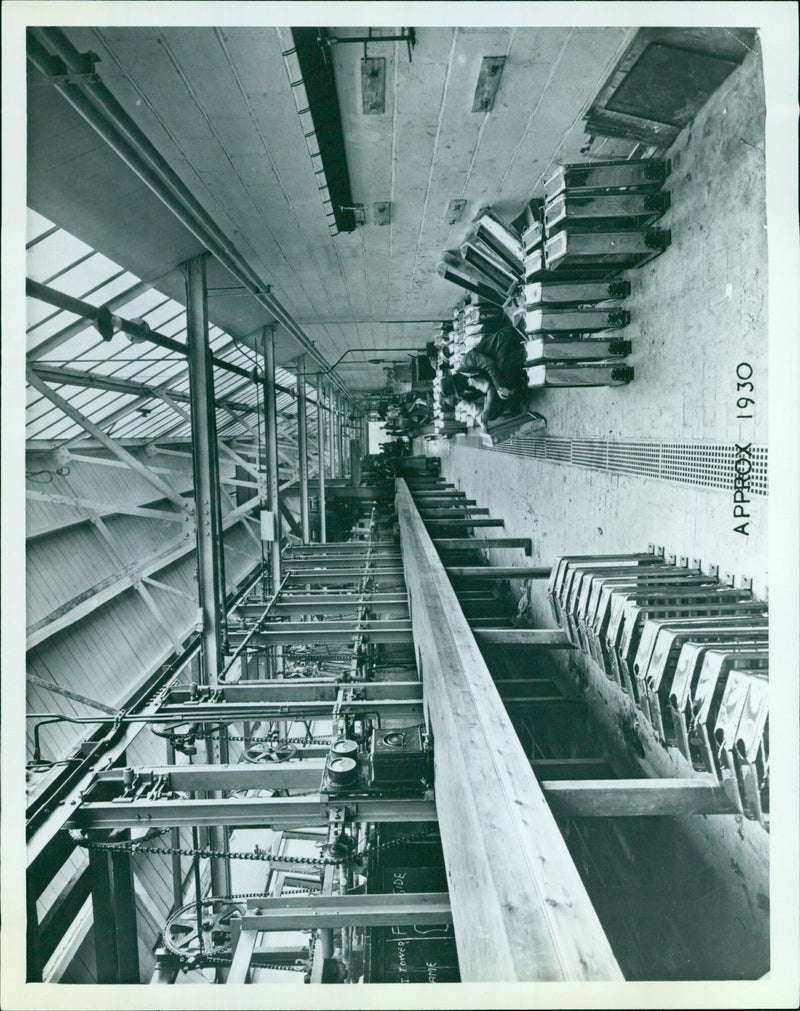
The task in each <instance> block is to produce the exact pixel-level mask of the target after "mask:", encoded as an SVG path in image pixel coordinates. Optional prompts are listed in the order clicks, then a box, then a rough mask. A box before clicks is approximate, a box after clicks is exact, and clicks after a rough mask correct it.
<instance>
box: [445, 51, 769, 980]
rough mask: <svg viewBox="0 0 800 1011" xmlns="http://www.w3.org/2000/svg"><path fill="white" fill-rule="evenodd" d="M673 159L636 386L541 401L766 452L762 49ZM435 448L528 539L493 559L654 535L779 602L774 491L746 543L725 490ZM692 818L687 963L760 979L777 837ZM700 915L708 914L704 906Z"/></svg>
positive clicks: (661, 755) (612, 729)
mask: <svg viewBox="0 0 800 1011" xmlns="http://www.w3.org/2000/svg"><path fill="white" fill-rule="evenodd" d="M669 157H670V158H671V160H672V165H673V169H672V175H671V177H670V180H669V184H668V186H669V189H670V191H671V193H672V207H671V209H670V210H669V211H668V212H667V215H666V216H665V218H664V219H663V222H662V223H663V225H664V226H666V227H669V228H671V229H672V245H671V247H670V248H669V249H668V250H667V251H666V252H665V253H664V254H663V255H662V256H660V257H658V258H657V259H655V260H653V261H652V262H651V263H650V264H648V265H647V266H645V267H644V268H642V269H641V270H639V271H630V272H629V275H628V276H629V277H630V280H631V282H632V285H633V291H632V295H631V298H630V300H629V307H630V309H631V312H632V316H633V321H632V323H631V325H630V326H629V327H628V328H627V330H626V331H625V336H626V337H630V338H631V339H632V341H633V348H634V351H633V354H632V356H631V358H630V362H631V364H633V365H634V366H635V369H636V378H635V380H634V381H633V382H632V383H631V384H630V385H628V386H623V387H614V388H598V389H558V390H542V391H536V392H535V393H533V394H532V395H531V402H532V406H534V407H535V409H536V410H539V411H541V413H543V414H544V415H545V416H546V417H547V419H548V423H549V424H548V433H549V435H551V436H569V437H572V438H595V439H619V440H642V439H644V440H658V441H677V442H687V443H723V444H728V445H731V444H733V443H739V444H742V445H743V444H746V443H753V444H754V445H755V444H757V445H765V444H766V441H767V396H766V394H767V388H766V382H767V315H766V314H767V276H766V258H767V241H766V227H767V226H766V211H765V174H764V172H765V165H764V98H763V78H762V73H761V65H760V59H759V58H758V57H757V56H756V55H754V56H750V57H748V58H747V59H746V60H745V62H744V63H743V64H742V66H741V67H740V68H739V69H738V70H737V71H735V72H734V73H733V74H732V75H731V77H730V78H729V79H728V81H727V82H726V83H725V84H724V85H723V86H722V88H720V90H719V91H718V92H717V93H716V94H715V95H714V96H712V98H711V100H710V101H709V102H708V104H707V105H706V107H705V108H704V109H703V110H702V111H701V113H700V114H699V116H698V117H697V119H696V120H695V122H694V123H693V124H692V126H691V127H690V128H687V129H686V130H684V131H683V133H682V134H681V135H680V137H679V138H678V140H677V141H676V143H675V145H674V146H673V148H672V149H671V151H670V152H669ZM740 362H748V363H749V364H750V365H751V366H752V370H753V377H752V381H753V382H754V385H755V399H756V405H755V408H754V410H753V414H754V418H753V419H752V420H745V421H739V420H737V418H736V414H737V413H740V412H739V410H737V407H736V398H737V396H739V395H741V393H740V392H737V389H736V381H737V380H736V367H737V364H738V363H740ZM425 452H427V453H430V454H434V455H438V456H440V457H441V460H442V472H443V474H444V475H445V476H446V479H447V480H449V481H453V482H455V484H456V485H457V486H458V487H459V488H461V489H463V490H464V491H465V492H466V493H467V494H468V495H469V496H470V497H472V498H475V499H477V501H478V504H479V505H481V506H488V507H489V509H490V512H491V514H492V515H494V516H502V517H503V518H504V519H505V521H506V525H505V529H504V530H502V531H498V533H502V534H504V535H510V536H530V537H532V539H533V558H532V559H524V560H523V556H522V553H521V552H512V551H503V552H497V553H491V554H492V556H493V557H492V561H493V562H494V563H495V564H503V565H510V564H524V563H527V564H533V565H550V564H552V562H553V561H554V560H555V559H556V558H557V557H559V556H560V555H563V554H583V553H588V554H592V553H598V554H599V553H615V552H622V551H645V550H647V547H648V544H650V543H653V544H657V545H663V546H664V548H665V550H666V553H667V554H670V553H674V554H675V555H676V556H679V557H680V556H686V557H687V558H689V559H700V560H701V562H702V564H703V567H704V569H705V568H706V567H707V566H708V564H710V563H712V564H716V565H719V568H720V573H724V572H730V573H732V574H734V575H735V576H736V577H737V582H738V579H739V578H741V577H743V576H747V577H751V578H752V579H753V588H754V591H755V592H756V593H757V594H758V595H759V596H761V597H766V595H767V589H768V585H767V497H766V496H758V497H757V498H756V499H754V501H753V502H752V509H751V510H750V511H751V514H752V516H751V519H750V524H749V536H743V535H742V534H739V533H736V532H735V531H734V527H735V526H736V525H737V524H738V523H740V522H741V520H740V519H734V518H733V494H732V492H731V491H729V490H719V489H714V488H704V487H700V486H697V485H692V484H686V483H684V484H678V483H675V482H671V481H666V480H660V479H651V478H644V477H636V476H629V475H617V474H611V473H608V472H604V471H598V470H590V469H586V468H583V467H577V466H572V465H566V464H560V463H554V462H548V461H541V460H536V459H530V458H521V457H517V456H512V455H509V454H506V453H499V452H496V451H492V450H481V449H476V448H472V447H469V446H465V445H463V444H459V443H458V442H453V441H451V442H444V441H442V442H436V443H426V444H425ZM514 587H515V588H516V589H517V590H519V589H520V584H518V583H515V584H514ZM531 596H532V624H533V625H535V626H539V627H549V626H551V625H552V623H553V622H552V618H551V615H550V612H549V607H548V606H547V602H546V600H545V598H544V586H543V584H542V583H541V582H538V583H535V584H534V585H533V587H532V594H531ZM548 661H549V662H550V663H551V664H552V665H553V667H554V668H556V669H557V670H559V671H560V672H561V673H562V674H563V675H564V676H565V677H566V678H567V679H568V680H569V681H570V682H572V683H573V684H574V685H578V686H579V687H580V689H581V690H582V691H584V692H585V693H586V694H587V696H588V697H589V699H590V700H591V701H592V702H593V704H594V708H595V709H596V710H597V711H598V712H599V713H602V714H603V715H602V720H603V721H604V722H605V725H606V729H607V731H608V734H609V735H610V737H612V738H614V737H616V743H617V745H618V746H619V747H621V748H623V749H624V748H626V747H629V744H630V733H631V729H632V728H633V730H634V733H635V736H638V737H639V738H640V739H641V741H642V742H643V744H644V748H645V752H646V755H647V762H648V763H649V766H650V769H651V771H652V773H653V774H656V775H681V774H683V775H686V774H690V770H688V769H687V768H686V767H685V765H682V763H681V761H680V760H678V758H677V757H676V755H675V753H674V751H667V750H666V749H665V748H664V747H662V746H661V745H660V744H659V743H658V742H657V741H656V739H655V738H654V737H653V736H652V734H651V733H650V732H649V725H648V724H647V723H646V722H645V721H643V720H642V721H639V719H638V718H637V716H636V712H635V711H634V710H632V708H631V707H630V705H629V703H628V701H627V698H626V697H625V696H624V695H623V694H622V693H621V692H620V691H619V690H618V689H616V688H614V687H613V686H611V685H610V683H609V682H607V681H606V679H605V678H604V677H603V675H602V674H601V673H600V672H599V670H598V669H597V668H595V667H594V666H593V665H591V663H590V662H589V661H588V660H585V659H584V658H583V657H582V656H581V655H578V654H570V653H567V652H554V653H553V654H551V658H548ZM623 727H624V728H626V729H625V731H624V732H623ZM681 822H682V825H681V829H682V834H683V836H684V838H685V839H686V840H687V845H688V846H689V848H690V850H691V849H692V848H694V851H695V852H696V853H697V854H698V859H699V858H701V857H702V858H705V860H706V861H707V860H708V859H712V860H714V868H715V873H716V880H715V882H714V894H715V895H716V896H717V898H711V899H710V900H709V905H708V908H707V910H706V913H707V916H708V918H709V922H710V920H713V921H714V927H713V931H711V932H709V933H707V934H706V936H708V937H709V939H710V937H711V933H713V936H714V943H713V945H711V944H710V945H709V948H708V958H705V957H703V958H701V959H700V960H699V962H698V964H696V965H694V966H692V967H686V968H687V975H686V976H685V977H684V978H703V976H705V977H706V978H708V975H707V974H710V975H711V977H713V976H714V975H715V974H716V973H720V972H721V973H723V974H725V973H728V974H729V975H730V976H731V978H737V977H738V978H742V977H744V978H747V977H750V978H752V977H753V976H754V975H755V976H757V975H760V974H761V973H763V972H765V971H766V970H767V968H768V963H769V942H768V936H769V898H768V895H769V881H768V855H769V846H768V835H767V834H766V833H765V832H764V831H763V830H762V829H761V828H760V827H758V826H756V825H754V824H753V823H751V822H746V821H742V819H739V818H734V817H724V818H720V817H716V818H714V817H698V818H693V819H681ZM691 919H692V920H693V921H694V922H695V923H697V922H698V909H697V907H695V910H694V913H693V914H692V917H691ZM699 922H703V917H700V920H699ZM701 935H702V931H701ZM720 946H722V948H724V949H726V951H725V954H721V953H720V952H721V947H720ZM712 947H713V954H712ZM704 959H705V960H704ZM703 965H705V971H703V969H702V966H703Z"/></svg>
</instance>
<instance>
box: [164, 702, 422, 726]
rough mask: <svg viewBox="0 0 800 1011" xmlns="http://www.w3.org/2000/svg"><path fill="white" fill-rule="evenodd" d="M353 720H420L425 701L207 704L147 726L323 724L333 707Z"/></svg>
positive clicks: (173, 710)
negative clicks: (267, 722) (273, 722)
mask: <svg viewBox="0 0 800 1011" xmlns="http://www.w3.org/2000/svg"><path fill="white" fill-rule="evenodd" d="M334 706H336V707H337V709H338V711H339V712H340V713H342V714H344V713H349V714H351V715H353V716H362V715H369V714H371V713H377V714H378V715H379V716H380V717H381V718H382V719H392V720H394V719H406V718H411V719H416V717H417V716H419V714H420V709H421V706H422V700H421V699H416V698H413V697H412V698H408V699H372V700H367V701H362V700H358V699H356V700H344V701H343V702H341V703H339V704H337V703H336V702H335V701H331V702H324V701H323V702H217V703H214V702H207V703H205V704H203V705H198V706H192V707H191V708H189V707H188V706H162V707H161V708H160V709H159V710H158V713H157V714H156V715H154V716H151V717H148V718H147V720H146V721H144V722H147V723H162V724H163V723H181V724H184V723H187V724H188V723H220V722H225V723H238V722H240V721H241V720H249V721H250V722H254V721H256V720H287V719H294V720H298V721H301V722H302V721H303V720H323V719H330V718H331V713H332V710H333V707H334Z"/></svg>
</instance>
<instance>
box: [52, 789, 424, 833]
mask: <svg viewBox="0 0 800 1011" xmlns="http://www.w3.org/2000/svg"><path fill="white" fill-rule="evenodd" d="M336 809H338V810H342V811H344V812H345V813H346V815H347V817H348V819H349V820H350V821H352V822H356V823H361V822H376V823H377V822H435V821H436V805H435V804H434V802H433V801H432V800H420V799H417V798H405V797H386V798H370V799H361V798H359V799H358V800H353V801H351V800H344V799H342V800H340V801H338V802H336V801H330V802H327V803H326V802H325V801H323V799H322V798H321V797H320V796H319V794H313V795H312V796H309V797H288V798H284V797H280V798H278V797H225V798H221V799H219V798H217V799H203V800H195V799H193V798H190V799H186V800H181V801H180V803H176V802H175V801H174V800H146V799H142V800H139V799H134V800H132V801H130V803H124V804H119V803H115V802H113V801H102V802H85V803H82V804H81V805H80V806H79V807H77V808H76V809H75V813H74V815H73V816H72V818H71V819H70V820H69V821H68V822H67V823H66V827H67V828H78V829H96V830H101V829H103V830H104V829H125V828H139V829H141V828H182V827H184V826H191V825H197V826H202V825H230V826H231V827H236V828H259V827H272V828H277V829H280V828H283V827H287V828H289V827H294V826H297V827H300V826H311V825H319V826H322V827H325V826H327V824H328V811H329V810H336Z"/></svg>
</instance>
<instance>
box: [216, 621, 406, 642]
mask: <svg viewBox="0 0 800 1011" xmlns="http://www.w3.org/2000/svg"><path fill="white" fill-rule="evenodd" d="M240 636H241V639H240ZM244 636H245V633H244V632H242V633H234V632H231V634H230V637H229V638H230V642H231V645H232V646H234V647H235V646H238V645H239V643H240V642H241V641H242V640H243V639H244ZM355 636H359V637H361V638H363V639H364V640H366V641H368V642H382V643H391V642H396V643H401V642H411V641H412V639H411V622H410V621H403V620H401V619H394V618H387V619H383V620H382V619H375V620H374V621H362V622H360V623H359V624H358V625H356V623H355V622H353V621H279V622H273V623H272V624H271V625H269V624H265V625H264V627H263V628H262V629H261V630H260V631H258V632H256V634H255V635H254V636H253V637H252V639H251V640H250V642H251V644H252V645H253V646H259V647H265V646H275V645H291V644H294V645H301V644H305V643H309V642H324V643H334V642H350V640H351V639H353V638H355Z"/></svg>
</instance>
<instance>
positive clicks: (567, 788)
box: [542, 779, 737, 818]
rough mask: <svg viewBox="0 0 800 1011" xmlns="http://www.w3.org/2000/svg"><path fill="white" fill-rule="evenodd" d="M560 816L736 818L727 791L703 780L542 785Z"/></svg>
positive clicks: (595, 780) (606, 780)
mask: <svg viewBox="0 0 800 1011" xmlns="http://www.w3.org/2000/svg"><path fill="white" fill-rule="evenodd" d="M542 789H543V790H544V794H545V796H546V797H547V799H548V801H549V802H550V803H551V804H553V805H554V807H555V809H556V811H557V813H558V814H559V815H561V816H565V817H569V818H631V817H642V816H645V815H646V816H655V815H668V816H671V817H674V816H677V815H686V814H736V812H737V809H736V807H735V806H734V804H733V802H732V801H731V800H730V799H729V797H728V795H727V794H726V793H725V790H724V789H723V788H722V787H721V786H719V785H718V784H716V783H712V782H709V781H708V780H703V779H589V780H584V781H582V782H566V781H561V780H553V781H547V780H545V781H544V782H543V783H542Z"/></svg>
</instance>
